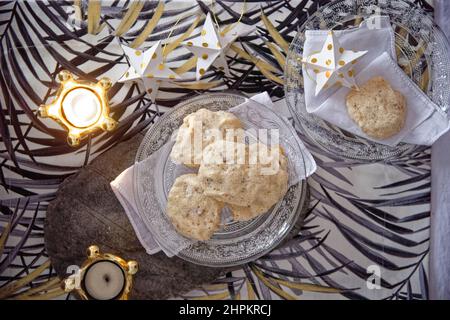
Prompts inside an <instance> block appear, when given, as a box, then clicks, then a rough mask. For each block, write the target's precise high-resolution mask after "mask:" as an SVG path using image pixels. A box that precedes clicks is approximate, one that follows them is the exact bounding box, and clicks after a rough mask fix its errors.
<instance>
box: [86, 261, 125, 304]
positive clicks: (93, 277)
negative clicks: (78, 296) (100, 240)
mask: <svg viewBox="0 0 450 320" xmlns="http://www.w3.org/2000/svg"><path fill="white" fill-rule="evenodd" d="M83 284H84V288H85V289H86V292H87V294H88V295H89V296H90V298H92V299H96V300H110V299H115V298H117V296H119V295H120V294H121V292H122V291H123V289H124V288H125V274H124V271H123V270H122V268H120V267H119V266H118V265H117V264H116V263H114V262H112V261H109V260H100V261H98V262H95V263H94V264H92V265H91V266H90V267H89V268H88V269H87V270H86V273H85V275H84V279H83Z"/></svg>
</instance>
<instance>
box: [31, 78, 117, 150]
mask: <svg viewBox="0 0 450 320" xmlns="http://www.w3.org/2000/svg"><path fill="white" fill-rule="evenodd" d="M58 79H59V81H60V82H61V86H60V88H59V90H58V91H57V93H56V96H55V99H54V100H53V101H52V102H51V103H49V104H45V105H41V106H40V107H39V115H40V116H41V117H44V118H46V117H49V118H52V119H53V120H55V121H57V122H58V123H59V124H61V125H62V126H63V127H64V128H65V129H66V130H67V131H68V134H67V142H68V143H69V144H70V145H71V146H74V147H75V146H78V145H79V144H80V141H81V140H82V139H84V138H86V137H87V136H89V134H90V133H92V132H93V131H95V130H97V129H101V130H106V131H111V130H114V128H115V127H116V125H117V122H116V121H115V120H114V119H112V118H111V117H110V116H109V102H108V94H107V91H108V89H109V88H110V87H111V80H109V79H108V78H102V79H100V80H99V81H98V82H95V83H93V82H87V81H82V80H75V79H74V78H73V76H72V74H71V73H70V72H68V71H65V70H64V71H61V72H60V73H59V74H58Z"/></svg>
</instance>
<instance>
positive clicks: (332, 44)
mask: <svg viewBox="0 0 450 320" xmlns="http://www.w3.org/2000/svg"><path fill="white" fill-rule="evenodd" d="M366 53H367V51H352V50H347V49H344V48H343V47H342V46H341V44H340V43H339V40H338V39H337V37H336V35H335V34H334V32H333V31H330V32H328V35H327V39H326V40H325V44H324V45H323V47H322V50H321V51H320V52H317V53H314V54H312V55H310V56H308V57H304V58H303V59H302V62H303V63H304V64H305V65H306V67H307V71H312V73H314V74H315V76H316V91H315V95H318V94H319V92H320V91H321V90H322V89H326V88H329V87H331V86H333V85H335V84H337V85H343V86H345V87H348V88H357V86H356V81H355V71H354V69H353V65H354V64H356V63H357V59H359V58H361V57H362V56H364V55H365V54H366Z"/></svg>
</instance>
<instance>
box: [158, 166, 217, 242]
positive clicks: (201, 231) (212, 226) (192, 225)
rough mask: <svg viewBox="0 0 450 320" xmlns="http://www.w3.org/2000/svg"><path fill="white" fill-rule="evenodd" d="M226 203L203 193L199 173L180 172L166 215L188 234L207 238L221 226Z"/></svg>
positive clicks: (182, 232) (170, 196) (201, 238)
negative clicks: (221, 213) (221, 215)
mask: <svg viewBox="0 0 450 320" xmlns="http://www.w3.org/2000/svg"><path fill="white" fill-rule="evenodd" d="M222 208H223V204H222V203H221V202H219V201H217V200H215V199H214V198H211V197H208V196H206V195H205V194H204V190H203V188H202V185H201V184H200V181H199V179H198V176H197V175H196V174H185V175H182V176H179V177H178V178H177V179H176V180H175V183H174V184H173V186H172V188H171V189H170V192H169V197H168V202H167V210H166V212H167V215H168V216H169V219H170V220H171V222H172V224H173V226H174V227H175V229H176V230H177V231H178V232H179V233H181V234H182V235H184V236H185V237H188V238H191V239H195V240H208V239H210V238H211V236H212V235H213V234H214V232H216V231H217V230H218V229H219V226H220V212H221V210H222Z"/></svg>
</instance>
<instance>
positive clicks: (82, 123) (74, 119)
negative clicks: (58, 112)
mask: <svg viewBox="0 0 450 320" xmlns="http://www.w3.org/2000/svg"><path fill="white" fill-rule="evenodd" d="M62 110H63V112H64V117H65V118H66V119H67V121H69V122H70V123H71V124H72V125H73V126H74V127H78V128H85V127H89V126H91V125H93V124H94V123H96V122H97V120H98V119H99V118H100V116H101V113H102V106H101V101H100V99H99V97H98V96H97V95H96V94H95V93H94V92H93V91H91V90H89V89H85V88H75V89H73V90H71V91H69V92H68V93H67V95H66V96H65V97H64V99H63V101H62Z"/></svg>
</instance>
